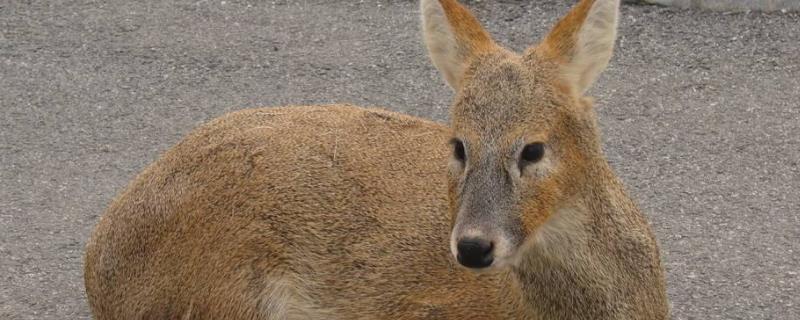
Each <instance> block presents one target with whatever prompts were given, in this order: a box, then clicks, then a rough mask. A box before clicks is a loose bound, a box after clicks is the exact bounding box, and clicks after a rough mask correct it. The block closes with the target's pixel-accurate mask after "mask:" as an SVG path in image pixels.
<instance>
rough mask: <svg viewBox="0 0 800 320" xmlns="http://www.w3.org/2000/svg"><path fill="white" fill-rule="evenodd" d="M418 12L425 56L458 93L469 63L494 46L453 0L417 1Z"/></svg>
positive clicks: (476, 21) (483, 31) (469, 14)
mask: <svg viewBox="0 0 800 320" xmlns="http://www.w3.org/2000/svg"><path fill="white" fill-rule="evenodd" d="M420 11H421V13H422V32H423V34H424V37H425V44H426V45H427V47H428V54H429V55H430V56H431V60H433V64H434V65H435V66H436V68H437V69H439V71H440V72H441V73H442V75H443V77H444V79H445V80H446V81H447V83H448V84H449V85H450V87H451V88H453V90H456V91H458V89H459V88H460V87H461V85H462V83H461V82H462V80H463V76H464V72H465V71H466V68H467V67H468V66H469V63H470V60H471V59H473V58H474V57H475V56H477V55H478V54H480V53H482V52H486V51H489V50H492V49H493V48H495V44H494V42H493V41H492V39H491V37H490V36H489V34H488V33H487V32H486V31H485V30H484V29H483V27H481V25H480V23H479V22H478V20H477V19H475V17H474V16H473V15H472V14H471V13H470V12H469V10H467V9H466V8H464V7H463V6H462V5H460V4H459V3H458V2H457V1H456V0H421V1H420Z"/></svg>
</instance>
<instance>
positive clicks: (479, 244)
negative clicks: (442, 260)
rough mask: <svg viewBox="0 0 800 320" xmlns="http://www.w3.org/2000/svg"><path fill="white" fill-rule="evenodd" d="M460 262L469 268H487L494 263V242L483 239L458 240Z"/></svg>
mask: <svg viewBox="0 0 800 320" xmlns="http://www.w3.org/2000/svg"><path fill="white" fill-rule="evenodd" d="M457 247H458V262H459V263H461V264H462V265H464V266H465V267H469V268H486V267H488V266H490V265H491V264H492V261H493V260H494V258H493V257H492V249H494V244H493V243H492V242H489V241H486V240H483V239H463V240H461V241H459V242H458V244H457Z"/></svg>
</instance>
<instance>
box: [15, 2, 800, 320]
mask: <svg viewBox="0 0 800 320" xmlns="http://www.w3.org/2000/svg"><path fill="white" fill-rule="evenodd" d="M467 3H468V4H469V5H470V6H471V7H472V8H474V11H475V12H476V13H477V15H478V16H479V17H480V19H481V20H482V21H484V23H485V25H486V26H487V28H488V29H489V30H490V31H491V32H492V33H493V34H494V35H495V37H496V39H497V40H498V41H499V42H501V43H503V44H506V45H508V46H510V47H511V48H514V49H518V50H520V49H523V48H524V47H526V46H527V45H530V44H533V43H534V42H536V41H537V40H538V39H539V38H540V37H541V35H542V34H543V33H544V32H545V30H547V29H548V28H549V27H550V26H551V25H552V24H553V22H554V21H555V20H556V19H557V17H558V16H559V15H560V14H563V13H564V12H565V11H566V10H567V8H568V6H569V5H570V4H571V2H569V1H553V0H547V1H490V0H483V1H467ZM416 6H417V4H416V1H408V0H403V1H400V0H397V1H388V0H384V1H375V0H364V1H356V0H352V1H332V0H331V1H322V0H319V1H312V0H308V1H234V0H226V1H220V0H213V1H212V0H199V1H198V0H192V1H185V0H180V1H121V0H113V1H66V0H63V1H62V0H53V1H22V0H17V1H15V0H2V1H0V319H78V318H87V317H89V313H88V307H87V303H86V300H85V296H84V290H83V280H82V253H83V247H84V244H85V242H86V239H87V237H88V235H89V232H90V231H91V229H92V227H93V225H94V224H95V222H96V221H97V218H98V216H99V215H100V214H101V213H102V211H103V209H104V208H105V206H106V205H107V204H108V203H109V201H110V200H111V199H112V198H113V197H114V195H115V194H116V193H118V192H120V191H121V190H122V188H123V187H124V186H125V185H126V184H127V183H128V181H129V180H130V179H131V178H132V177H133V176H134V175H135V174H136V173H138V172H139V171H140V170H142V169H143V167H144V166H145V165H147V164H148V163H149V162H151V161H152V160H154V159H155V158H156V157H157V156H158V155H159V154H160V153H161V152H162V151H164V150H165V149H167V148H169V147H170V146H171V145H173V144H174V143H176V142H177V141H178V140H179V139H180V138H181V137H182V136H183V135H184V134H186V133H187V132H188V131H189V130H191V129H192V128H193V127H195V126H197V125H198V124H200V123H202V122H204V121H207V120H209V119H211V118H214V117H216V116H218V115H221V114H223V113H226V112H230V111H234V110H239V109H243V108H251V107H258V106H272V105H287V104H312V103H331V102H349V103H355V104H359V105H364V106H382V107H385V108H387V109H391V110H395V111H400V112H405V113H409V114H413V115H418V116H421V117H425V118H431V119H435V120H439V121H446V120H447V116H448V113H447V106H448V104H449V102H450V99H451V97H452V93H451V92H450V90H449V89H448V88H447V87H446V86H445V84H444V82H443V81H442V80H441V79H440V78H439V75H438V74H437V73H436V72H435V70H434V69H433V68H432V66H431V64H430V63H429V62H428V59H427V57H426V56H425V52H424V51H423V46H422V45H421V41H420V40H419V29H418V21H417V19H418V16H417V15H418V13H417V11H416ZM593 95H594V96H595V97H596V98H597V101H598V102H597V108H598V112H599V114H600V117H601V119H600V121H601V123H602V127H603V130H604V139H605V140H604V141H605V148H606V151H607V155H608V158H609V160H610V162H611V163H612V165H613V166H614V167H615V168H616V170H617V171H618V173H619V175H620V176H621V177H622V178H623V180H624V181H625V183H626V184H627V185H628V187H629V190H630V192H631V193H632V195H633V196H634V197H635V198H636V199H637V200H638V201H639V202H640V204H641V206H642V208H643V209H644V211H645V212H646V213H647V214H648V216H649V217H650V220H651V222H652V224H653V227H654V229H655V231H656V234H657V236H658V238H659V240H660V241H661V245H662V251H663V257H664V263H665V267H666V269H667V271H668V274H669V276H668V285H669V296H670V299H671V302H672V305H673V307H672V308H673V316H674V318H675V319H792V320H794V319H800V218H798V216H799V215H798V214H800V191H798V190H800V170H799V169H798V162H799V161H800V14H798V13H785V14H782V13H775V14H760V13H741V14H722V13H711V12H697V11H686V10H678V9H669V8H660V7H651V6H635V5H625V6H623V8H622V15H621V22H620V39H619V41H618V50H617V52H616V55H615V57H614V59H613V61H612V63H611V66H610V68H609V70H608V71H607V72H606V73H605V74H604V76H603V77H602V78H601V79H600V81H599V83H598V85H597V86H596V87H595V88H594V89H593Z"/></svg>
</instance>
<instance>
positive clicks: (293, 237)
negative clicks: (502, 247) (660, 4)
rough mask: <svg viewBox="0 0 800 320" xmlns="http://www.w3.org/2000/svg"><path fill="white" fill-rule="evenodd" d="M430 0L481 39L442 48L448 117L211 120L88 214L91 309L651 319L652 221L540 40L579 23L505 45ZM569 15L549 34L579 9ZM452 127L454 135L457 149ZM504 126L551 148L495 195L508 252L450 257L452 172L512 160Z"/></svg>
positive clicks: (655, 264) (191, 314) (455, 184)
mask: <svg viewBox="0 0 800 320" xmlns="http://www.w3.org/2000/svg"><path fill="white" fill-rule="evenodd" d="M597 1H601V0H597ZM603 1H604V0H603ZM584 3H589V4H588V5H587V4H584V5H579V6H578V7H577V8H578V9H576V10H588V9H581V8H584V7H587V6H588V7H591V3H592V2H591V1H590V0H587V1H586V2H584ZM440 4H441V5H442V7H441V8H442V9H444V10H445V12H446V16H447V20H448V23H450V24H452V28H453V29H454V30H458V31H457V32H458V33H459V34H460V35H459V36H458V38H459V40H458V42H459V43H460V45H459V47H461V48H473V49H474V48H482V49H480V50H473V49H470V50H467V52H468V53H469V54H467V55H462V54H463V53H457V55H458V58H457V59H461V60H454V61H456V62H457V63H458V64H457V65H459V66H463V67H464V69H463V70H460V71H459V72H456V73H452V75H454V76H453V78H452V79H453V80H455V82H451V85H454V89H455V90H456V92H457V96H456V99H455V102H454V104H453V109H452V119H453V123H452V126H451V127H446V126H443V125H440V124H436V123H433V122H429V121H426V120H421V119H418V118H412V117H409V116H404V115H400V114H397V113H392V112H386V111H380V110H375V109H362V108H357V107H353V106H342V105H335V106H318V107H285V108H268V109H255V110H247V111H240V112H235V113H232V114H229V115H226V116H223V117H221V118H219V119H216V120H214V121H211V122H210V123H208V124H206V125H204V126H202V127H200V128H198V129H196V130H195V131H194V132H192V133H191V134H190V135H189V136H188V137H186V138H185V139H184V140H183V141H182V142H180V143H179V144H178V145H176V146H175V147H174V148H172V149H171V150H169V151H167V152H166V153H165V154H164V155H162V156H161V158H159V159H158V160H157V161H155V162H154V163H153V164H152V165H150V166H149V167H148V168H147V169H145V171H144V172H142V173H141V174H140V175H139V176H137V177H136V179H134V181H133V182H132V183H131V184H130V185H129V186H128V188H127V189H126V190H125V191H124V192H123V193H122V194H120V195H119V196H118V197H117V198H116V199H115V200H114V201H113V202H112V203H111V205H110V206H109V208H108V210H107V211H106V213H105V214H104V215H103V216H102V218H101V220H100V222H99V223H98V225H97V227H96V229H95V231H94V233H93V234H92V237H91V239H90V241H89V243H88V245H87V252H86V269H85V282H86V289H87V294H88V297H89V302H90V306H91V308H92V312H93V314H94V316H95V317H96V318H97V319H179V318H180V319H234V318H235V319H306V318H314V319H380V318H384V319H465V318H468V319H666V318H667V317H668V315H667V309H668V308H667V301H666V294H665V289H664V287H665V285H664V278H663V271H662V268H661V264H660V261H659V255H658V248H657V245H656V241H655V239H654V237H653V235H652V232H651V231H650V229H649V227H648V225H647V222H646V221H645V219H644V217H643V216H642V214H641V213H640V212H639V210H638V209H637V207H636V205H635V204H634V203H633V201H631V200H630V199H629V198H628V197H627V196H626V194H625V191H624V188H623V186H622V184H621V183H620V182H619V180H618V179H617V178H616V176H615V175H614V173H613V172H612V170H611V169H610V168H609V166H608V164H607V162H606V161H605V159H604V158H603V154H602V150H601V146H600V139H599V133H598V130H597V125H596V123H595V121H596V120H595V119H596V117H595V115H594V113H593V111H592V108H591V105H590V103H589V102H588V100H587V99H586V98H583V97H582V96H581V95H580V92H582V90H580V89H576V88H575V87H576V86H578V84H576V82H572V81H577V80H575V79H576V78H574V77H571V76H569V75H564V74H563V70H564V69H565V68H566V67H565V65H567V64H569V63H570V59H561V58H559V59H555V58H554V54H553V52H552V48H553V47H559V48H561V47H563V48H566V47H569V46H570V44H559V45H555V46H553V45H552V44H550V42H551V41H573V42H574V41H575V40H570V39H574V37H562V36H551V37H548V38H547V39H548V40H546V42H545V44H542V45H541V46H539V47H536V48H532V49H530V50H529V51H528V52H526V54H525V55H522V56H519V55H516V54H514V53H512V52H510V51H507V50H505V49H502V48H499V47H496V46H495V45H493V42H491V39H490V38H489V37H488V34H486V33H485V31H483V29H482V28H480V26H479V25H478V24H477V20H475V19H474V17H472V16H471V15H470V14H469V12H468V11H467V10H466V9H465V8H463V7H461V6H460V5H459V4H457V3H456V2H455V1H449V0H442V1H441V2H440ZM569 16H580V14H575V13H573V14H570V15H569ZM584 17H585V14H584ZM573 20H574V21H573ZM459 21H460V22H459ZM565 21H567V22H561V23H560V24H559V26H558V27H556V29H555V30H554V31H553V33H551V35H552V34H560V33H564V34H569V32H562V31H560V29H562V28H565V30H566V29H569V30H572V29H575V30H578V29H580V23H581V21H582V19H577V18H575V19H572V18H567V19H566V20H565ZM576 24H577V26H576ZM465 29H468V30H466V31H465ZM552 39H562V40H552ZM428 41H436V39H435V38H431V39H428ZM473 41H477V42H478V43H483V44H486V43H492V46H490V47H487V46H484V45H481V44H479V45H474V44H470V43H471V42H473ZM429 45H430V44H429ZM443 54H445V56H444V57H445V58H447V57H446V54H447V52H446V50H445V51H443ZM563 54H564V53H559V54H557V56H559V57H560V56H561V55H563ZM464 59H466V60H468V61H464ZM438 65H439V64H437V66H438ZM443 66H447V64H444V65H443ZM440 68H442V67H440ZM459 68H460V67H459ZM443 72H444V70H443ZM584 80H586V79H581V80H580V81H582V83H591V80H593V79H589V81H588V82H585V81H584ZM453 137H457V138H460V139H463V140H464V141H465V143H466V144H467V145H468V146H469V149H468V153H469V156H468V159H469V160H468V162H467V164H466V167H464V168H462V167H459V165H458V164H455V163H454V160H453V159H452V156H451V153H452V150H451V149H450V147H449V146H448V141H449V140H450V139H451V138H453ZM519 141H524V142H525V143H529V142H531V141H542V142H546V143H547V148H548V149H547V157H548V158H547V165H546V166H544V165H543V166H542V167H530V168H528V169H525V170H522V172H520V173H519V174H518V177H515V178H511V180H513V183H514V185H513V187H508V188H510V189H509V190H512V191H509V192H510V193H509V194H508V195H504V197H503V199H493V201H495V200H496V201H501V200H502V201H505V202H503V203H507V204H508V205H509V206H508V207H509V208H514V209H510V210H507V212H506V211H503V212H505V214H507V215H508V217H506V218H507V219H508V221H518V225H519V229H520V230H521V231H520V233H521V235H520V237H522V238H521V241H520V242H519V243H516V245H515V246H514V247H513V248H510V249H509V250H512V251H511V252H513V253H514V258H513V259H511V258H509V259H510V260H509V261H511V260H513V261H512V262H511V263H509V264H508V265H507V267H505V268H499V269H497V270H494V272H488V273H476V272H472V271H470V270H466V269H464V268H461V267H459V266H458V263H457V262H455V260H454V259H453V256H452V253H451V252H450V249H449V248H448V242H449V241H450V233H451V231H452V232H453V233H454V234H455V233H456V232H457V230H456V229H454V226H455V225H457V224H458V223H466V222H464V221H465V220H464V219H465V218H464V217H463V216H460V213H462V212H464V210H465V209H464V208H465V207H464V203H465V201H466V200H465V198H464V197H463V196H464V195H465V193H464V190H467V189H465V188H466V186H468V185H469V183H468V182H465V180H464V178H463V177H464V175H467V174H468V173H469V172H473V171H474V170H479V169H480V166H481V165H482V164H486V165H497V164H498V163H504V162H503V161H505V160H498V159H506V160H508V159H511V160H509V161H512V160H513V157H514V156H513V154H514V150H517V148H519ZM509 157H510V158H509ZM483 160H485V161H483ZM498 170H499V169H498ZM486 172H490V171H486ZM491 172H494V171H491ZM490 178H492V177H490ZM515 179H516V180H515ZM484 191H485V190H484ZM487 214H488V216H491V219H499V215H500V211H497V212H494V211H492V212H487ZM496 215H497V216H496ZM491 221H495V220H491ZM493 226H494V227H497V226H498V225H493Z"/></svg>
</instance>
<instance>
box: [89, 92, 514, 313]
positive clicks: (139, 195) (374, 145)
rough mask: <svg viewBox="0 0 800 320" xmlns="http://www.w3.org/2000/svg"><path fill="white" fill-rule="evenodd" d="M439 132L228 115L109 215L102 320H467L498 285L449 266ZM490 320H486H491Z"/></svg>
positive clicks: (334, 118)
mask: <svg viewBox="0 0 800 320" xmlns="http://www.w3.org/2000/svg"><path fill="white" fill-rule="evenodd" d="M448 137H449V136H448V134H447V129H446V128H445V127H444V126H442V125H439V124H435V123H433V122H428V121H424V120H420V119H416V118H412V117H408V116H403V115H398V114H395V113H390V112H386V111H379V110H367V109H359V108H355V107H349V106H329V107H291V108H269V109H256V110H248V111H242V112H236V113H232V114H229V115H226V116H224V117H222V118H219V119H216V120H214V121H212V122H210V123H209V124H207V125H204V126H202V127H200V128H199V129H197V130H195V131H194V132H193V133H191V134H190V135H189V136H188V137H187V138H186V139H184V140H183V141H182V142H180V143H179V144H178V145H177V146H175V147H174V148H172V149H171V150H169V151H168V152H166V153H165V154H164V155H163V156H162V157H161V158H160V159H158V160H157V161H156V162H155V163H153V164H152V165H150V166H149V167H148V168H147V169H146V170H145V171H144V172H143V173H141V174H140V175H139V176H138V177H137V178H136V179H135V180H134V181H133V182H132V183H131V185H130V186H128V188H127V190H126V191H124V192H123V193H122V194H121V195H120V196H118V198H117V199H116V200H115V201H114V202H113V203H112V204H111V205H110V207H109V209H108V210H107V211H106V213H105V214H104V215H103V217H102V219H101V221H100V223H99V225H98V227H97V229H96V231H95V233H94V234H93V236H92V239H91V240H90V243H89V245H88V249H87V256H86V275H85V276H86V285H87V292H88V295H89V298H90V299H89V300H90V303H91V305H92V308H93V310H94V312H95V314H96V315H98V316H101V317H102V316H106V317H107V318H133V317H146V318H159V317H165V318H175V317H178V316H181V317H183V316H187V315H188V316H190V318H191V317H210V318H221V317H227V318H231V317H238V318H244V319H247V318H253V319H255V318H264V317H269V316H272V317H275V318H291V317H294V316H298V317H308V316H311V317H314V318H337V317H341V318H346V319H353V318H359V317H364V318H377V317H380V316H387V317H404V318H413V317H432V318H444V317H449V316H452V317H467V316H471V317H474V316H478V317H480V316H481V315H486V316H490V315H493V314H494V313H495V312H497V308H499V306H498V305H497V300H496V298H497V297H496V296H497V289H496V288H497V287H498V286H500V283H501V282H503V283H504V282H505V276H502V275H501V276H497V275H495V276H481V275H476V274H473V273H468V272H466V271H462V270H461V269H458V268H457V267H456V266H455V265H454V263H453V262H452V260H453V259H452V258H451V257H450V256H449V248H448V239H447V237H448V234H449V231H450V230H449V220H448V219H449V218H448V216H447V206H448V204H447V200H446V195H447V190H446V183H445V180H444V179H445V178H446V177H445V175H446V172H447V170H446V166H447V162H448V156H447V154H446V153H447V150H448V148H447V147H446V144H447V139H448ZM495 315H496V314H495Z"/></svg>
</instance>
